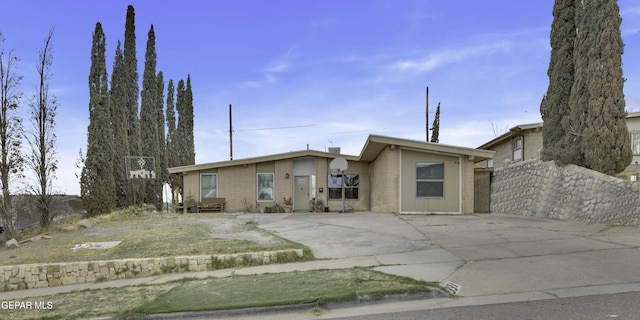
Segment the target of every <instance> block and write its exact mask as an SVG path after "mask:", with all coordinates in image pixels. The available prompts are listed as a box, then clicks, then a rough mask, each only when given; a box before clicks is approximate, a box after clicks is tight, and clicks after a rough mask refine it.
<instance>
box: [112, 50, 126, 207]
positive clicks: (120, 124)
mask: <svg viewBox="0 0 640 320" xmlns="http://www.w3.org/2000/svg"><path fill="white" fill-rule="evenodd" d="M125 71H126V69H125V65H124V55H123V53H122V49H121V46H120V41H118V45H117V47H116V54H115V61H114V63H113V73H112V74H111V98H110V101H109V109H110V111H111V127H112V128H113V141H114V147H115V157H114V158H113V177H114V179H115V184H116V198H117V202H116V205H117V206H118V207H124V206H126V205H127V204H128V202H127V178H126V172H125V168H124V159H125V157H126V156H128V155H129V135H128V130H127V127H128V125H127V117H128V114H127V105H126V103H125V97H126V88H125V82H126V81H125Z"/></svg>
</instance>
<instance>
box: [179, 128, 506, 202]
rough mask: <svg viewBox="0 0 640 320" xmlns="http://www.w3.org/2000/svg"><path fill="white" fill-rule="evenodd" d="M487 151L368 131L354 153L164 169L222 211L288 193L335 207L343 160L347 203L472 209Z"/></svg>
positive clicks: (190, 192)
mask: <svg viewBox="0 0 640 320" xmlns="http://www.w3.org/2000/svg"><path fill="white" fill-rule="evenodd" d="M493 154H494V152H493V151H486V150H478V149H473V148H464V147H457V146H450V145H443V144H438V143H428V142H422V141H416V140H406V139H399V138H392V137H385V136H379V135H370V136H369V137H368V139H367V141H366V143H365V145H364V147H363V148H362V151H361V153H360V155H359V156H352V155H342V154H339V153H331V152H321V151H314V150H302V151H295V152H289V153H281V154H273V155H266V156H261V157H255V158H247V159H238V160H229V161H221V162H213V163H204V164H196V165H191V166H184V167H175V168H170V169H169V172H170V173H174V174H179V175H181V176H182V177H183V194H184V196H185V198H189V197H192V198H194V199H195V200H196V201H206V200H207V199H213V198H225V201H226V203H225V211H227V212H240V211H243V209H245V207H246V206H247V204H248V205H250V206H252V207H253V208H254V210H255V209H258V210H262V209H263V208H265V207H272V206H273V205H274V204H275V203H279V204H283V202H284V201H283V200H284V199H288V198H291V200H292V207H293V208H292V209H293V210H294V211H301V212H304V211H309V210H312V207H313V205H314V201H315V200H322V202H323V203H324V204H325V206H326V207H327V208H328V210H329V211H338V210H341V209H342V187H341V184H342V181H343V180H342V179H341V175H338V174H337V173H336V172H333V173H334V174H333V175H332V172H331V170H330V163H331V161H332V160H333V159H336V158H344V159H346V160H347V162H348V168H347V170H345V172H344V184H345V198H346V207H347V209H352V210H356V211H375V212H393V213H462V214H470V213H473V206H474V201H473V197H474V190H473V187H474V163H475V162H478V161H485V160H487V159H491V158H492V157H493Z"/></svg>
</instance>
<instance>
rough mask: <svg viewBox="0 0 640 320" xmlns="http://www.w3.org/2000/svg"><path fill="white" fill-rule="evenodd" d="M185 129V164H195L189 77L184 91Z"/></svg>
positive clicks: (191, 95)
mask: <svg viewBox="0 0 640 320" xmlns="http://www.w3.org/2000/svg"><path fill="white" fill-rule="evenodd" d="M184 117H185V118H186V119H185V123H186V128H185V130H186V131H185V139H186V143H187V162H188V163H186V164H188V165H190V164H196V147H195V139H194V135H193V92H192V91H191V75H187V88H186V89H185V113H184Z"/></svg>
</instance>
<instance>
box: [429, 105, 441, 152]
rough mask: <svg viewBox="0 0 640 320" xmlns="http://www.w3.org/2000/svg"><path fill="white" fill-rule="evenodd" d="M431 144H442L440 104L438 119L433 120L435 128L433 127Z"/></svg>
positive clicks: (437, 110) (437, 109) (437, 113)
mask: <svg viewBox="0 0 640 320" xmlns="http://www.w3.org/2000/svg"><path fill="white" fill-rule="evenodd" d="M431 130H432V132H431V142H434V143H438V142H440V102H438V107H437V108H436V118H435V119H433V126H431Z"/></svg>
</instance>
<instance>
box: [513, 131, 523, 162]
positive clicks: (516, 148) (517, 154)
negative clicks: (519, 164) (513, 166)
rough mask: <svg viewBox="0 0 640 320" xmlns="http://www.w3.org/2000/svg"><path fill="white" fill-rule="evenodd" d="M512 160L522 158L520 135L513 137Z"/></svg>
mask: <svg viewBox="0 0 640 320" xmlns="http://www.w3.org/2000/svg"><path fill="white" fill-rule="evenodd" d="M512 142H513V161H520V160H522V150H523V148H522V142H523V141H522V136H519V137H515V138H514V139H513V140H512Z"/></svg>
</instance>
